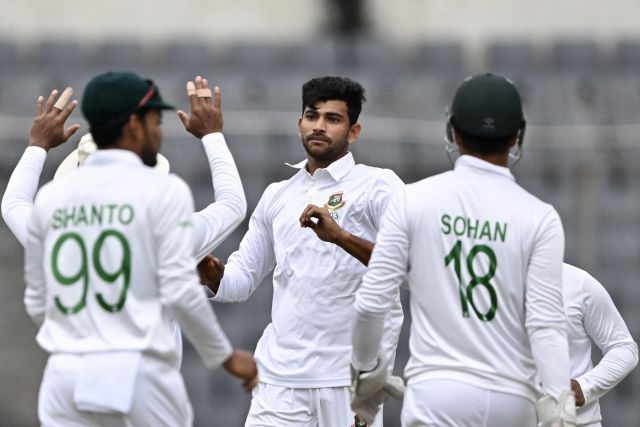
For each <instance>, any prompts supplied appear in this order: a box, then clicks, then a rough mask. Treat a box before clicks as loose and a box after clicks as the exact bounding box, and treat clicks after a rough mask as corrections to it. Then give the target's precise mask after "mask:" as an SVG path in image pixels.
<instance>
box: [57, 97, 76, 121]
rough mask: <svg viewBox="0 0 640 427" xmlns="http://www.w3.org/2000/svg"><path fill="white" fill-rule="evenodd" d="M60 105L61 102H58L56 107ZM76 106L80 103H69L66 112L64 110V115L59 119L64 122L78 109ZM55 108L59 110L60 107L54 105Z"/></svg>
mask: <svg viewBox="0 0 640 427" xmlns="http://www.w3.org/2000/svg"><path fill="white" fill-rule="evenodd" d="M60 99H62V97H60ZM58 104H60V100H58V102H56V105H58ZM76 105H78V101H76V100H75V99H74V100H73V101H71V102H70V103H69V105H67V107H66V108H65V109H64V110H62V113H61V114H60V115H59V117H60V119H61V120H62V121H63V122H64V121H65V120H67V119H68V118H69V116H70V115H71V113H72V112H73V110H74V109H75V108H76ZM53 108H58V107H56V106H55V105H54V106H53Z"/></svg>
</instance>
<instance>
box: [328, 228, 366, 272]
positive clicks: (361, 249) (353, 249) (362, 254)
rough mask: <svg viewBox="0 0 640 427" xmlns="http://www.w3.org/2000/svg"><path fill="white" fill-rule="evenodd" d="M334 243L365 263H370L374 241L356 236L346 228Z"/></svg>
mask: <svg viewBox="0 0 640 427" xmlns="http://www.w3.org/2000/svg"><path fill="white" fill-rule="evenodd" d="M333 243H334V244H336V245H338V246H339V247H341V248H342V249H344V250H345V252H347V253H348V254H349V255H351V256H352V257H354V258H355V259H357V260H358V261H360V262H361V263H363V264H364V265H368V264H369V260H370V259H371V253H372V252H373V247H374V244H373V243H372V242H370V241H368V240H365V239H362V238H360V237H358V236H354V235H353V234H351V233H349V232H348V231H346V230H342V232H341V233H340V234H339V236H338V237H337V238H336V239H335V240H334V241H333Z"/></svg>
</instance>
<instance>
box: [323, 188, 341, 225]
mask: <svg viewBox="0 0 640 427" xmlns="http://www.w3.org/2000/svg"><path fill="white" fill-rule="evenodd" d="M342 194H343V192H342V191H340V192H338V193H333V194H332V195H330V196H329V201H328V202H327V203H325V205H324V207H325V208H326V209H327V210H328V211H329V213H330V214H331V216H332V217H333V219H338V212H336V211H337V210H338V209H340V208H341V207H343V206H344V204H345V203H346V202H345V201H344V199H343V198H342Z"/></svg>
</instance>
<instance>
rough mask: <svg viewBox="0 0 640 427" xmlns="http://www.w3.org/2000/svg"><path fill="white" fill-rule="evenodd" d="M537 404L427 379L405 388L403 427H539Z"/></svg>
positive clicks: (494, 392) (472, 387)
mask: <svg viewBox="0 0 640 427" xmlns="http://www.w3.org/2000/svg"><path fill="white" fill-rule="evenodd" d="M536 423H537V420H536V408H535V403H534V402H532V401H530V400H529V399H526V398H524V397H521V396H518V395H515V394H509V393H500V392H496V391H491V390H487V389H484V388H480V387H476V386H473V385H470V384H466V383H463V382H459V381H449V380H426V381H421V382H419V383H416V384H411V385H410V386H408V387H407V388H406V390H405V394H404V402H403V404H402V426H403V427H535V426H536Z"/></svg>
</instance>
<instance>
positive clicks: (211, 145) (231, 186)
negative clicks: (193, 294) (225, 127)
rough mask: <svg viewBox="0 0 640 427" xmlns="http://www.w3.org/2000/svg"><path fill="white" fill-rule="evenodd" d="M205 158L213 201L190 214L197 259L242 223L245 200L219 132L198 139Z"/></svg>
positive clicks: (234, 165)
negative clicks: (210, 180)
mask: <svg viewBox="0 0 640 427" xmlns="http://www.w3.org/2000/svg"><path fill="white" fill-rule="evenodd" d="M202 143H203V146H204V149H205V152H206V154H207V158H208V160H209V167H210V169H211V179H212V185H213V188H214V192H215V194H214V197H215V202H214V203H212V204H210V205H209V206H207V207H206V208H205V209H203V210H202V211H200V212H197V213H195V214H194V219H195V221H194V224H195V226H196V230H194V250H195V252H194V255H195V256H196V259H197V260H200V259H202V258H203V257H204V256H205V255H206V254H208V253H210V252H211V251H212V250H213V249H215V248H216V247H217V246H218V245H219V244H220V243H221V242H222V241H223V240H224V239H226V238H227V237H228V236H229V235H230V234H231V233H232V232H233V230H235V228H236V227H237V226H238V225H239V224H240V223H241V222H242V220H243V219H244V218H245V216H246V214H247V200H246V198H245V194H244V189H243V188H242V182H241V180H240V174H239V173H238V169H237V167H236V164H235V162H234V160H233V156H232V155H231V152H230V151H229V149H228V147H227V145H226V142H225V140H224V136H223V135H222V133H219V132H217V133H212V134H208V135H205V136H204V137H203V138H202Z"/></svg>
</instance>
